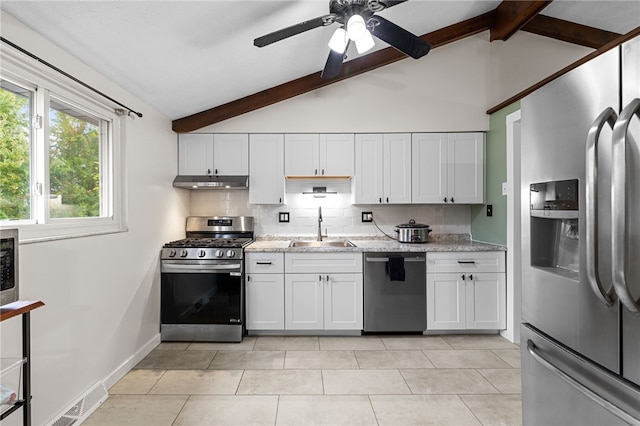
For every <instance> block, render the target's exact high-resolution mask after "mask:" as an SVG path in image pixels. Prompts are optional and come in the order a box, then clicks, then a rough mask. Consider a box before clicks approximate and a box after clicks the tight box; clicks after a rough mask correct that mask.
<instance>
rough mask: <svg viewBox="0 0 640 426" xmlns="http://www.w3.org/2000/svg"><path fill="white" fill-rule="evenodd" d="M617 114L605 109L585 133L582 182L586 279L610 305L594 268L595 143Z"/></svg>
mask: <svg viewBox="0 0 640 426" xmlns="http://www.w3.org/2000/svg"><path fill="white" fill-rule="evenodd" d="M617 119H618V115H617V114H616V112H615V111H614V110H613V108H607V109H605V110H604V111H602V113H601V114H600V115H599V116H598V118H596V119H595V121H594V122H593V124H592V125H591V128H590V129H589V134H588V135H587V156H586V157H587V158H586V161H587V167H586V168H587V182H586V191H585V199H586V206H587V208H586V212H585V213H586V222H587V226H586V233H585V234H586V235H585V238H586V243H585V245H586V250H587V255H586V264H587V267H586V272H587V281H588V282H589V285H590V286H591V289H592V290H593V293H594V294H595V295H596V297H597V298H598V299H599V300H600V301H601V302H602V303H603V304H604V305H605V306H607V307H612V306H613V303H614V299H613V292H614V290H613V287H611V288H609V290H605V289H604V288H603V286H602V282H601V281H600V273H599V271H598V143H599V140H600V132H601V131H602V128H603V127H604V125H605V124H609V126H611V128H612V129H613V127H614V125H615V123H616V120H617Z"/></svg>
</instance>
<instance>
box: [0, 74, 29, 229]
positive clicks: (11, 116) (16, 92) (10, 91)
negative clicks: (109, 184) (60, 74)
mask: <svg viewBox="0 0 640 426" xmlns="http://www.w3.org/2000/svg"><path fill="white" fill-rule="evenodd" d="M31 105H32V93H31V92H30V91H28V90H26V89H23V88H21V87H20V86H16V85H15V84H12V83H10V82H8V81H4V80H2V81H0V138H1V144H0V220H7V219H17V220H20V219H29V218H30V217H31V199H30V197H29V187H30V175H31V119H30V117H31V116H32V108H31Z"/></svg>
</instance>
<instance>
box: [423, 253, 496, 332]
mask: <svg viewBox="0 0 640 426" xmlns="http://www.w3.org/2000/svg"><path fill="white" fill-rule="evenodd" d="M504 271H505V270H504V252H480V253H427V330H461V329H470V330H494V329H497V330H500V329H504V328H505V327H506V314H507V312H506V310H507V307H506V276H505V272H504Z"/></svg>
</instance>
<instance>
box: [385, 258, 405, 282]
mask: <svg viewBox="0 0 640 426" xmlns="http://www.w3.org/2000/svg"><path fill="white" fill-rule="evenodd" d="M387 273H388V274H389V279H390V280H391V281H404V276H405V273H404V257H402V256H389V261H388V262H387Z"/></svg>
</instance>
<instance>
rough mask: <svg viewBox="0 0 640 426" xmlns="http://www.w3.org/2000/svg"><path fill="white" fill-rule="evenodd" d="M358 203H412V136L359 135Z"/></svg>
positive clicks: (357, 142)
mask: <svg viewBox="0 0 640 426" xmlns="http://www.w3.org/2000/svg"><path fill="white" fill-rule="evenodd" d="M353 187H354V197H353V198H354V203H355V204H408V203H411V134H410V133H395V134H393V133H386V134H358V135H356V168H355V176H354V182H353Z"/></svg>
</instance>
